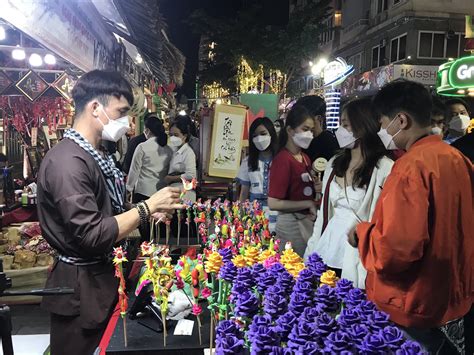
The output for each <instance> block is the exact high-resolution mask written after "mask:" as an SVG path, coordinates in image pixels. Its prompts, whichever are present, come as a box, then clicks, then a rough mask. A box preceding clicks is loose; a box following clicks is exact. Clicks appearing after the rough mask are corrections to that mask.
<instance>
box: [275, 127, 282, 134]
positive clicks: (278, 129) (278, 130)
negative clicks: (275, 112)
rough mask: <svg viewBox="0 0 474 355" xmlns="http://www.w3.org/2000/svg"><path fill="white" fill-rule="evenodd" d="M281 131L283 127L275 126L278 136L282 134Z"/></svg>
mask: <svg viewBox="0 0 474 355" xmlns="http://www.w3.org/2000/svg"><path fill="white" fill-rule="evenodd" d="M280 131H281V127H280V126H275V132H276V133H277V134H278V133H280Z"/></svg>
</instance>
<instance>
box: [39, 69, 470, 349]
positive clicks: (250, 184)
mask: <svg viewBox="0 0 474 355" xmlns="http://www.w3.org/2000/svg"><path fill="white" fill-rule="evenodd" d="M73 99H74V102H75V107H76V116H75V120H74V125H73V129H72V130H70V131H68V132H67V134H66V135H65V139H64V140H63V141H61V142H60V143H58V145H57V146H56V147H54V148H53V149H52V150H51V151H50V152H49V153H48V154H47V156H46V157H45V159H44V160H43V163H42V165H41V168H40V173H39V177H38V214H39V219H40V223H41V227H42V229H43V235H44V237H45V239H46V240H47V241H48V242H49V243H50V244H51V245H52V246H53V247H54V248H55V249H56V250H58V252H59V254H60V257H59V259H58V261H57V263H56V264H55V266H54V267H53V269H52V272H51V273H50V275H49V278H48V283H47V287H57V286H61V287H65V286H66V287H67V286H70V287H72V288H74V289H75V293H74V294H73V295H70V296H60V297H58V296H49V297H45V298H44V301H43V304H44V306H45V307H46V309H48V310H49V311H50V312H51V313H52V318H51V349H52V351H53V349H54V350H56V351H57V353H70V354H75V353H81V354H85V353H90V351H89V350H90V349H93V345H94V344H97V341H98V339H100V336H101V334H102V333H103V329H104V327H105V324H106V321H107V319H108V317H109V316H110V314H111V311H112V307H113V299H114V295H113V294H114V293H115V292H116V287H112V286H111V285H115V282H116V281H115V280H114V276H113V268H112V266H111V264H110V263H109V262H107V261H106V259H105V256H104V255H106V254H107V253H108V252H110V251H111V248H112V246H113V245H114V244H115V243H117V242H119V241H121V240H123V239H124V238H125V237H126V236H127V235H128V234H129V233H130V232H131V231H133V230H134V229H136V228H137V227H139V226H141V227H143V226H146V225H148V221H149V219H150V217H151V216H155V217H160V216H167V218H171V215H172V213H173V212H174V210H176V209H180V208H183V207H184V206H183V205H182V204H181V203H182V200H181V198H180V194H181V190H180V188H179V186H181V176H183V175H184V176H186V177H187V178H192V177H196V174H197V169H198V166H199V161H198V159H199V139H198V138H197V132H196V127H195V125H194V122H193V121H192V119H191V118H190V117H189V116H177V117H176V118H175V119H173V120H172V121H171V122H170V127H169V132H168V134H167V133H166V130H165V127H164V124H163V122H162V121H161V120H160V118H159V117H158V116H157V115H156V114H153V113H150V114H148V115H147V116H146V118H145V123H144V127H145V129H144V132H143V134H142V135H139V136H137V137H135V138H132V139H131V140H129V141H128V150H127V153H126V155H125V156H124V159H122V161H121V166H120V169H119V168H117V166H116V165H115V163H116V162H114V161H113V160H112V159H111V158H110V156H109V155H107V154H102V153H101V151H100V142H101V140H108V141H114V142H116V141H118V140H119V138H121V137H123V136H124V134H125V132H126V131H127V129H128V122H127V123H126V122H125V120H124V119H123V118H124V117H125V116H126V114H127V111H128V110H129V108H130V106H131V105H132V103H133V95H132V91H131V88H130V85H129V84H128V83H127V82H126V80H125V79H123V78H122V77H121V76H120V75H119V74H117V73H107V72H102V71H93V72H90V73H87V74H85V75H83V76H82V77H81V78H80V79H79V81H78V82H77V84H76V86H75V88H74V90H73ZM325 112H326V105H325V102H324V100H323V99H322V98H320V97H318V96H306V97H303V98H301V99H299V100H298V101H297V102H296V103H295V104H294V106H293V107H292V108H291V110H290V111H289V112H288V114H287V116H286V119H284V120H277V121H275V122H272V120H270V119H269V118H266V117H261V118H257V119H256V120H255V121H254V122H252V124H251V126H250V128H249V149H248V154H247V155H246V156H245V158H244V159H243V160H242V163H241V166H240V170H239V173H238V176H237V181H238V183H239V185H240V193H239V196H238V198H239V199H240V200H246V199H250V200H252V201H254V200H258V201H259V202H260V203H261V205H262V206H263V208H264V210H265V211H266V213H267V216H268V218H269V222H270V225H269V226H270V229H271V231H272V232H274V233H275V235H276V237H277V238H278V239H280V240H281V244H280V246H281V247H282V248H283V247H285V245H286V244H287V242H290V243H291V245H292V247H293V249H294V251H295V252H297V253H298V254H299V255H301V256H302V257H305V258H307V257H308V256H309V255H310V254H312V253H314V252H316V253H318V254H319V255H320V256H321V257H322V258H323V260H324V262H325V263H326V264H327V265H328V266H329V267H330V268H331V269H333V270H334V271H335V272H336V273H337V274H338V275H339V276H340V277H344V278H346V279H349V280H351V281H353V282H354V284H355V285H356V286H357V287H359V288H363V289H365V290H366V292H367V296H368V298H369V299H370V300H372V301H374V302H375V303H376V304H377V306H378V307H379V308H380V309H381V310H383V311H385V312H387V313H388V314H389V315H390V317H391V319H392V320H393V321H394V322H395V323H396V324H398V325H399V326H400V327H402V328H404V329H405V331H406V332H407V333H408V334H409V335H411V336H412V337H413V338H415V339H416V340H418V341H419V342H420V343H422V344H423V345H424V346H425V347H426V349H427V350H429V351H430V352H433V353H443V352H444V353H452V351H455V352H458V353H463V351H464V346H465V350H466V353H469V354H470V353H472V351H473V350H472V340H473V339H474V330H473V319H472V318H473V316H472V312H473V311H472V303H473V297H474V269H473V264H472V260H474V222H473V216H474V207H473V190H474V174H473V165H472V159H473V157H472V149H473V147H472V135H473V133H469V134H466V133H467V128H468V125H469V119H468V118H469V110H468V107H467V104H466V103H464V102H463V101H460V100H449V101H447V102H442V101H441V100H439V99H437V98H433V97H431V95H430V93H429V92H428V91H427V90H426V89H425V88H424V87H423V86H422V85H420V84H417V83H414V82H409V81H395V82H392V83H390V84H387V85H386V86H385V87H384V88H382V89H381V90H380V91H379V92H378V93H377V95H375V97H373V98H362V99H356V100H353V101H350V102H348V103H347V104H345V105H344V106H343V108H342V110H341V119H340V127H339V128H338V129H337V130H336V131H335V134H333V133H332V132H331V131H329V130H327V129H326V127H325ZM466 117H467V118H466ZM443 139H444V140H445V141H443ZM449 143H452V146H451V145H450V144H449ZM468 157H470V159H469V158H468ZM321 158H324V159H326V160H327V161H328V162H327V164H326V167H325V169H324V173H323V174H322V176H321V175H320V174H318V173H317V172H315V169H314V168H313V163H314V162H315V161H318V159H319V160H320V159H321ZM125 175H127V178H126V179H124V177H125ZM125 180H126V182H125ZM65 182H67V183H65ZM125 192H128V200H131V201H133V202H134V203H135V205H129V204H127V201H126V200H125V199H124V196H125ZM185 198H187V199H191V200H195V199H196V193H195V191H189V192H188V193H187V196H186V197H185ZM158 214H160V215H158ZM146 234H147V232H145V235H146ZM71 236H73V238H71ZM98 278H100V285H98V284H97V282H98V281H97V280H98ZM78 285H79V287H77V286H78ZM91 298H92V299H93V302H92V303H91V301H90V300H91ZM86 300H87V301H86ZM86 305H87V306H86ZM463 332H464V333H463ZM71 334H74V341H69V340H68V339H69V338H70V337H69V335H71ZM464 340H466V341H465V345H464ZM59 349H60V350H59ZM65 351H67V352H65ZM78 351H79V352H78Z"/></svg>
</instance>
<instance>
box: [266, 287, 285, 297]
mask: <svg viewBox="0 0 474 355" xmlns="http://www.w3.org/2000/svg"><path fill="white" fill-rule="evenodd" d="M286 294H287V292H286V290H285V289H284V288H283V287H281V286H280V285H273V286H270V287H269V288H267V289H266V290H265V296H266V295H280V296H282V297H285V298H286Z"/></svg>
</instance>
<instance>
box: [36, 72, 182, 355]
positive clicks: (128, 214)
mask: <svg viewBox="0 0 474 355" xmlns="http://www.w3.org/2000/svg"><path fill="white" fill-rule="evenodd" d="M72 96H73V99H74V103H75V110H76V114H75V118H74V125H73V129H71V130H69V131H67V132H66V133H65V135H64V139H63V140H62V141H61V142H60V143H58V144H57V145H56V146H55V147H54V148H53V149H51V151H49V153H48V154H47V155H46V157H45V158H44V160H43V162H42V164H41V168H40V172H39V175H38V216H39V220H40V224H41V228H42V231H43V236H44V238H45V239H46V240H47V241H48V242H49V243H50V244H51V246H52V247H54V248H55V249H56V250H57V251H58V254H59V256H58V259H57V260H56V262H55V263H54V265H53V267H52V270H51V272H50V274H49V277H48V280H47V283H46V287H48V288H49V287H70V288H73V289H74V294H71V295H63V296H48V297H44V299H43V303H42V306H43V307H44V308H45V309H47V310H48V311H49V312H51V354H52V355H57V354H67V355H73V354H78V355H89V354H92V353H93V352H94V350H95V349H96V347H97V345H98V344H99V342H100V338H101V336H102V334H103V331H104V329H105V326H106V324H107V321H108V319H109V317H110V315H111V312H112V311H113V307H114V305H115V302H116V295H117V286H118V282H117V279H116V278H115V277H114V269H113V265H112V262H111V261H110V258H109V257H108V256H109V255H110V253H111V251H112V248H113V246H114V245H115V244H116V243H117V242H119V241H121V240H123V239H124V238H125V237H127V236H128V234H129V233H130V232H131V231H132V230H134V229H135V228H137V227H138V225H139V224H141V223H146V222H147V220H149V218H150V216H151V215H152V214H154V213H157V212H165V213H169V212H171V211H172V210H173V209H176V208H182V206H181V205H180V204H179V195H180V190H179V189H173V188H165V189H163V190H160V191H159V192H157V193H155V194H154V195H153V196H152V197H150V199H148V200H147V201H145V203H140V204H138V205H137V206H135V208H132V209H130V210H129V211H125V208H124V192H125V185H124V181H123V175H122V173H121V172H120V171H119V170H118V169H116V168H115V166H114V164H113V161H112V160H111V159H110V158H108V157H107V156H106V155H103V154H102V153H101V152H100V150H99V146H100V142H101V140H109V141H117V140H119V139H120V138H121V137H122V136H123V135H124V134H125V133H126V131H127V130H128V127H129V122H128V116H127V112H128V111H129V109H130V106H131V105H132V103H133V95H132V89H131V87H130V84H129V83H128V82H127V81H126V80H125V79H124V78H123V77H122V76H121V75H120V74H118V73H113V72H104V71H98V70H95V71H92V72H89V73H87V74H85V75H83V76H82V77H81V78H80V79H79V80H78V82H77V84H76V85H75V87H74V89H73V92H72Z"/></svg>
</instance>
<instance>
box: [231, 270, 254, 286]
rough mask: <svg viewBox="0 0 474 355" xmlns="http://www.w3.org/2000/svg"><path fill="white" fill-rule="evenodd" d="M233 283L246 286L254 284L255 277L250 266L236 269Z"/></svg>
mask: <svg viewBox="0 0 474 355" xmlns="http://www.w3.org/2000/svg"><path fill="white" fill-rule="evenodd" d="M234 283H235V284H240V285H244V286H246V287H247V288H249V289H250V288H252V287H254V286H255V279H254V277H253V274H252V270H250V268H247V267H244V268H240V269H238V270H237V277H236V278H235V281H234Z"/></svg>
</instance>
